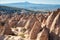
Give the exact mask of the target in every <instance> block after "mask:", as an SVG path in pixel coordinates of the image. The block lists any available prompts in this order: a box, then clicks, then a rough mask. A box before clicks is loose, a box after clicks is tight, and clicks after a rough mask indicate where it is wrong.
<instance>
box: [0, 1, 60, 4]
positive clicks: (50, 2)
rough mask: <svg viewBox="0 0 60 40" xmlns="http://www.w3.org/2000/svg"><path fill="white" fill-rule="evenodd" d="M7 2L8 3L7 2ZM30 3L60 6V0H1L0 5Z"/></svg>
mask: <svg viewBox="0 0 60 40" xmlns="http://www.w3.org/2000/svg"><path fill="white" fill-rule="evenodd" d="M6 1H7V2H6ZM19 2H28V3H34V4H60V0H50V1H49V0H10V1H9V0H1V1H0V4H9V3H19Z"/></svg>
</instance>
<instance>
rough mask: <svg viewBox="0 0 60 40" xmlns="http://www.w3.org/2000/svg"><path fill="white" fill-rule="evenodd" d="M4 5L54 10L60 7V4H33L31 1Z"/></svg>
mask: <svg viewBox="0 0 60 40" xmlns="http://www.w3.org/2000/svg"><path fill="white" fill-rule="evenodd" d="M2 5H3V6H9V7H17V8H24V9H29V10H54V9H57V8H60V4H59V5H57V4H33V3H29V2H20V3H10V4H2Z"/></svg>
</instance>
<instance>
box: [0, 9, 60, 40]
mask: <svg viewBox="0 0 60 40" xmlns="http://www.w3.org/2000/svg"><path fill="white" fill-rule="evenodd" d="M14 15H15V16H13V15H12V16H11V17H9V16H7V15H1V16H0V40H60V9H58V10H56V11H53V12H49V13H47V14H28V15H25V14H23V15H22V14H21V15H18V14H14ZM5 16H6V17H5Z"/></svg>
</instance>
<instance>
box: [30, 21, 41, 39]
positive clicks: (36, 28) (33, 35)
mask: <svg viewBox="0 0 60 40" xmlns="http://www.w3.org/2000/svg"><path fill="white" fill-rule="evenodd" d="M41 29H42V28H41V24H40V23H39V22H38V21H36V22H35V24H34V26H33V28H32V30H31V32H30V39H36V37H37V34H38V32H39V31H40V30H41Z"/></svg>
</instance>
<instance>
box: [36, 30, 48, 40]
mask: <svg viewBox="0 0 60 40" xmlns="http://www.w3.org/2000/svg"><path fill="white" fill-rule="evenodd" d="M48 36H49V35H48V30H47V29H43V30H42V31H41V32H39V33H38V35H37V39H36V40H49V37H48Z"/></svg>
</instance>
